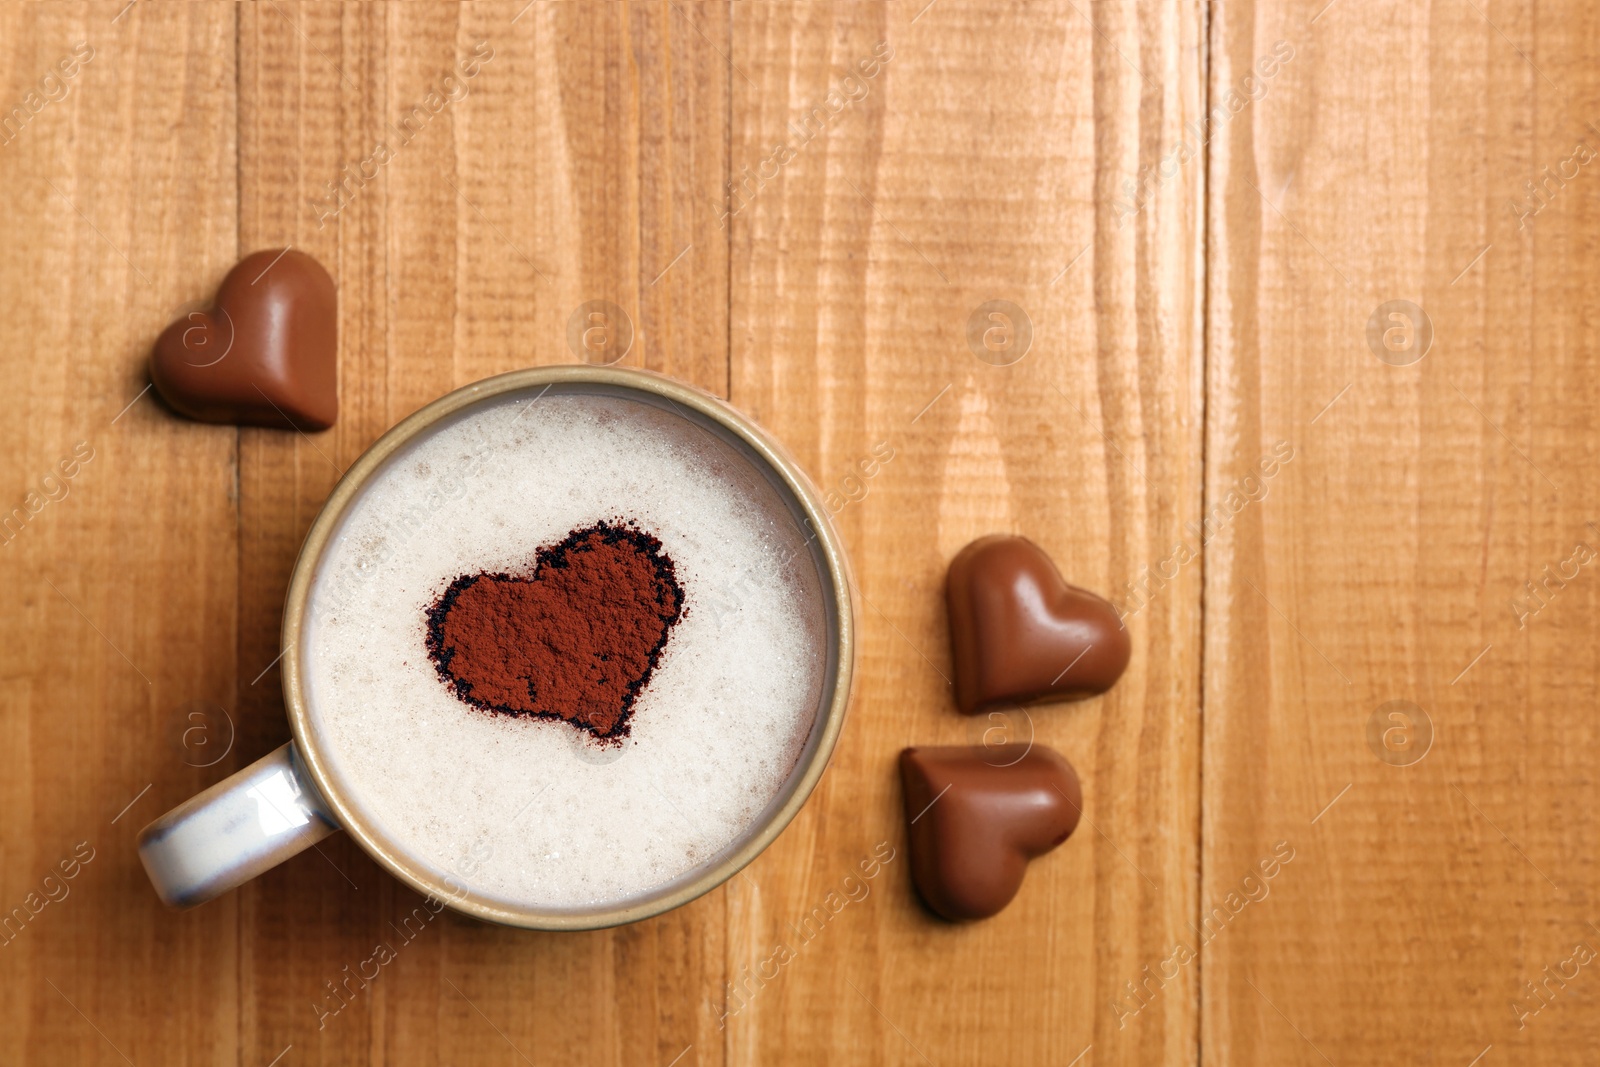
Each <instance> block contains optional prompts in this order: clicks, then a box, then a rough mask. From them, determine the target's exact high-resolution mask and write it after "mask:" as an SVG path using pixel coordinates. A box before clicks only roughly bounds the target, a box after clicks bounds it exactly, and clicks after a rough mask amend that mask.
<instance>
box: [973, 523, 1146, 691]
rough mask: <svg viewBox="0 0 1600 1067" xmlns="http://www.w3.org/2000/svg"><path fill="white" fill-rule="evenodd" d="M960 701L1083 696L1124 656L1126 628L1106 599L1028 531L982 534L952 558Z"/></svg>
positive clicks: (1114, 675) (1103, 686) (1105, 685)
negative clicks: (1067, 574)
mask: <svg viewBox="0 0 1600 1067" xmlns="http://www.w3.org/2000/svg"><path fill="white" fill-rule="evenodd" d="M945 598H946V602H947V603H948V605H949V610H950V644H951V648H952V651H953V652H954V655H955V675H956V677H955V689H956V706H957V707H959V708H960V709H961V711H962V712H963V713H964V714H967V715H975V714H977V713H978V712H979V711H982V710H983V709H984V708H985V707H988V706H989V705H992V704H1000V703H1008V704H1026V703H1031V702H1033V701H1039V700H1081V699H1083V698H1084V697H1089V696H1094V695H1095V694H1097V693H1104V692H1105V691H1106V690H1107V689H1110V688H1111V686H1112V684H1113V683H1114V682H1116V680H1117V679H1118V678H1120V677H1121V676H1122V671H1123V668H1125V667H1126V666H1127V665H1128V655H1129V652H1130V646H1129V643H1128V631H1127V630H1126V629H1125V628H1124V627H1123V626H1122V623H1121V621H1120V620H1119V619H1118V618H1117V610H1116V608H1114V607H1112V606H1111V604H1110V602H1109V601H1107V600H1105V599H1103V598H1102V597H1098V596H1096V595H1095V594H1093V593H1091V592H1089V591H1088V590H1087V589H1079V588H1078V587H1077V586H1073V585H1068V584H1067V583H1066V582H1064V581H1062V579H1061V574H1060V572H1059V571H1057V570H1056V567H1055V564H1054V563H1052V562H1050V557H1049V556H1047V555H1045V554H1044V550H1043V549H1041V548H1040V547H1039V546H1038V545H1036V544H1034V543H1033V542H1032V541H1029V540H1028V539H1027V538H1024V537H1008V536H1003V535H994V536H990V537H980V538H979V539H978V540H976V541H974V542H972V543H971V544H969V545H968V546H967V547H965V548H963V549H962V550H961V551H960V552H958V553H957V554H956V558H955V559H953V560H951V561H950V572H949V576H948V579H947V581H946V585H945Z"/></svg>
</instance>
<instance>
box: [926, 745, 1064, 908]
mask: <svg viewBox="0 0 1600 1067" xmlns="http://www.w3.org/2000/svg"><path fill="white" fill-rule="evenodd" d="M900 780H901V782H902V784H903V785H904V786H905V798H906V820H907V823H908V832H909V837H910V844H911V877H912V880H913V881H915V882H916V886H917V892H918V893H920V894H921V895H922V899H923V900H924V901H925V902H926V903H927V905H928V907H930V908H932V909H933V910H934V911H935V912H938V913H939V914H940V915H942V916H944V917H945V918H946V919H953V920H959V919H985V918H988V917H989V916H991V915H994V914H995V913H996V912H998V911H999V910H1000V909H1001V908H1003V907H1005V906H1006V905H1007V904H1009V903H1011V898H1012V897H1014V896H1016V895H1017V890H1018V889H1019V888H1021V886H1022V876H1023V875H1024V874H1026V873H1027V870H1028V861H1029V860H1031V859H1034V858H1035V857H1038V856H1042V855H1044V854H1045V853H1046V852H1049V851H1050V850H1051V849H1053V848H1055V847H1056V846H1057V845H1059V844H1061V842H1063V841H1065V840H1066V839H1067V837H1068V836H1069V835H1070V834H1071V833H1072V831H1073V830H1074V829H1076V828H1077V825H1078V816H1079V814H1080V813H1081V812H1082V810H1083V791H1082V789H1081V788H1080V787H1079V785H1078V774H1077V772H1076V771H1074V770H1073V769H1072V764H1070V763H1068V762H1067V761H1066V759H1065V758H1063V757H1062V756H1061V755H1060V754H1059V753H1057V752H1055V751H1054V750H1052V749H1048V748H1045V747H1044V746H1042V745H1033V746H1028V745H1020V744H1019V745H998V746H994V747H992V748H985V749H983V750H981V751H980V750H977V749H971V748H963V747H959V746H957V747H950V748H908V749H906V750H905V751H903V752H901V753H900Z"/></svg>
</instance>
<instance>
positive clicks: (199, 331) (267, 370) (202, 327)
mask: <svg viewBox="0 0 1600 1067" xmlns="http://www.w3.org/2000/svg"><path fill="white" fill-rule="evenodd" d="M338 324H339V314H338V302H337V296H336V295H335V292H334V287H333V279H332V278H330V277H328V272H327V271H326V270H323V269H322V264H320V263H318V262H317V261H316V260H315V259H312V258H311V257H310V256H308V255H306V254H305V253H304V252H297V251H295V250H294V249H292V248H291V249H287V250H281V249H268V250H267V251H265V252H256V253H253V254H251V255H249V256H246V257H245V258H244V259H242V260H240V261H239V264H238V266H236V267H234V268H233V269H232V270H230V271H229V272H228V276H227V277H226V278H224V279H222V286H221V287H220V288H219V289H218V290H217V301H216V303H215V304H214V305H213V306H212V307H211V308H209V309H208V310H206V311H194V312H191V313H190V314H189V315H188V316H186V317H185V318H181V319H179V320H177V321H176V322H174V323H172V325H170V326H168V327H167V328H166V329H165V330H164V331H162V333H161V336H160V337H159V338H157V339H156V346H155V351H154V352H152V353H151V355H150V380H151V381H153V382H154V383H155V386H156V389H157V390H159V391H160V393H161V395H162V397H163V398H164V399H165V400H166V402H167V403H168V404H170V405H171V406H172V407H173V409H174V410H176V411H178V412H180V413H181V414H184V415H187V416H189V417H190V418H191V419H198V420H200V421H201V422H233V423H240V424H245V425H251V426H278V427H283V428H285V429H297V430H325V429H327V428H328V427H329V426H332V425H333V420H334V419H335V418H337V417H338V415H339V397H338V371H337V367H336V366H335V360H336V359H337V356H338Z"/></svg>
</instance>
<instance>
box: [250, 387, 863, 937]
mask: <svg viewBox="0 0 1600 1067" xmlns="http://www.w3.org/2000/svg"><path fill="white" fill-rule="evenodd" d="M569 384H570V385H580V386H583V385H588V386H595V385H598V386H606V387H610V388H616V389H621V390H624V391H635V392H643V393H646V394H650V395H653V396H656V397H660V398H663V399H666V400H667V401H669V402H671V403H674V404H680V405H683V406H684V407H686V408H689V409H691V410H692V411H694V412H696V413H698V414H700V415H701V416H703V417H705V418H707V419H710V420H711V421H712V422H714V423H716V424H718V425H719V426H721V427H722V428H723V429H725V430H727V431H729V432H731V433H732V434H733V435H734V436H735V437H737V438H738V439H739V440H740V442H741V443H743V444H744V445H745V446H746V447H748V448H749V449H750V450H751V451H752V452H753V453H754V458H755V459H756V460H758V461H759V462H761V463H764V464H765V465H766V466H767V467H768V468H769V469H770V471H771V472H773V473H775V474H776V475H777V476H778V478H779V479H780V480H781V482H782V483H783V486H784V487H785V488H786V489H787V490H788V492H789V493H790V495H791V496H792V497H793V499H794V502H795V503H797V504H798V505H799V506H800V509H801V510H802V511H803V512H804V514H805V517H806V518H807V519H808V520H809V522H810V526H811V529H812V530H813V531H814V532H815V536H816V541H817V544H818V547H819V549H820V552H821V558H822V560H823V561H824V562H825V563H826V573H823V571H822V569H821V568H819V569H818V577H819V578H820V579H822V580H823V582H824V584H825V585H827V586H828V587H829V588H826V589H824V590H823V596H824V602H825V603H829V604H831V605H833V607H834V612H835V615H836V618H837V623H836V625H835V626H834V627H833V628H832V629H833V632H832V633H831V634H830V635H829V637H830V642H829V643H830V644H831V645H832V646H833V651H834V652H835V653H836V657H837V668H836V670H835V672H834V678H833V689H832V692H831V693H828V694H827V699H826V703H825V705H823V704H819V712H820V713H821V714H822V715H823V721H822V723H821V724H820V730H818V728H817V727H816V726H813V728H812V729H813V734H812V736H813V737H814V738H815V744H812V743H811V741H810V740H809V739H808V741H807V744H806V750H805V751H802V753H801V755H800V757H799V759H798V760H797V762H796V765H795V769H794V770H793V771H791V772H790V776H789V777H788V778H787V779H786V781H785V787H786V788H787V789H788V790H789V794H788V796H787V798H786V799H785V800H784V802H783V803H782V804H781V805H780V806H779V807H778V808H776V809H775V810H773V811H771V812H770V813H769V814H768V815H767V816H766V818H765V821H764V822H763V823H761V824H760V825H758V826H756V828H755V830H754V832H752V833H749V836H747V837H746V838H744V840H742V841H741V842H740V843H739V845H738V847H736V848H735V849H733V850H732V851H730V852H726V853H725V854H724V855H723V856H722V858H721V859H720V860H719V861H718V862H716V863H714V864H712V865H710V866H708V867H705V868H704V869H702V870H700V871H699V872H698V873H697V874H692V876H688V880H687V881H685V882H683V883H682V884H680V885H678V886H677V888H675V889H673V890H672V891H671V892H668V893H664V894H662V895H660V896H656V897H651V898H648V899H646V900H642V901H637V902H634V903H631V904H625V905H618V906H614V907H606V908H600V909H597V910H593V911H576V910H549V909H541V908H538V907H531V906H529V907H524V906H518V905H513V904H508V903H505V902H502V901H497V900H493V899H489V898H486V897H484V896H482V895H481V894H478V893H475V892H473V891H470V890H468V889H467V888H466V887H465V886H463V885H460V884H452V877H451V876H445V877H443V878H437V877H434V876H432V875H431V874H429V873H428V872H427V870H426V869H425V868H424V867H423V865H422V864H420V863H418V862H417V861H415V860H413V859H411V858H410V857H408V856H406V855H405V854H403V853H402V851H401V849H400V848H399V846H398V843H397V842H393V841H391V840H390V839H389V838H388V837H387V835H384V834H381V833H379V832H378V831H377V830H376V829H375V827H373V826H371V825H368V820H367V819H366V818H365V817H363V816H362V815H361V814H360V813H359V812H358V811H357V809H356V807H355V806H354V805H353V804H352V803H351V801H350V798H349V797H348V796H347V795H346V793H347V787H345V786H343V785H342V784H341V783H340V781H339V779H338V778H337V777H336V776H335V774H334V773H333V771H332V769H331V767H330V765H329V762H328V760H327V758H326V757H325V756H324V754H323V753H322V752H321V751H320V750H319V748H318V745H317V743H316V741H315V737H314V733H313V730H312V727H311V716H310V710H309V707H308V704H307V701H306V699H305V694H304V679H303V676H302V670H301V666H302V665H301V649H300V643H301V639H302V637H303V632H304V628H305V622H306V611H307V607H308V605H309V603H310V599H311V589H312V586H313V584H314V579H315V575H316V571H317V566H318V564H319V563H320V562H321V559H322V557H323V555H324V552H325V550H326V549H327V546H328V543H329V540H330V538H331V537H332V535H333V533H334V532H335V531H336V530H337V529H338V527H339V525H340V523H341V522H342V521H343V519H344V517H345V515H346V514H347V513H348V511H349V508H350V505H351V504H352V503H353V502H354V501H355V499H356V498H357V497H358V496H359V495H360V493H361V491H362V490H363V489H365V488H366V487H367V485H368V484H369V483H370V481H371V480H372V478H373V476H374V475H375V474H376V473H377V472H378V471H379V470H381V469H382V467H383V466H384V464H385V463H386V462H387V461H388V460H389V459H390V458H391V457H392V456H394V455H395V454H396V453H397V452H398V451H400V450H401V449H402V448H404V447H405V446H407V445H409V444H411V443H412V442H414V441H416V440H417V439H418V438H419V437H420V436H421V435H422V434H424V433H425V432H427V431H428V430H430V429H432V428H433V427H434V426H436V425H438V424H439V423H441V422H443V421H444V420H446V419H448V418H450V417H451V416H453V415H455V414H457V413H459V412H462V411H464V410H466V409H467V408H470V407H473V406H475V405H478V404H482V403H485V402H486V401H489V400H492V399H495V398H499V397H505V396H508V395H511V394H514V393H518V392H526V391H528V390H530V389H538V388H539V387H541V386H543V387H545V388H546V389H548V388H549V387H550V386H554V385H569ZM539 395H541V396H542V395H543V393H540V394H539ZM852 589H853V587H852V584H851V581H850V575H849V563H848V560H847V558H846V556H845V554H844V549H843V546H842V544H841V543H840V541H839V538H838V534H837V532H836V531H835V530H834V529H833V524H832V523H831V522H830V521H829V519H828V515H827V512H826V510H825V509H824V508H823V506H822V500H821V497H820V495H819V494H818V493H817V490H816V488H815V487H814V486H813V485H812V484H811V480H810V478H808V477H807V476H806V474H805V472H804V471H803V470H801V469H800V467H799V465H798V464H797V463H796V462H795V460H794V459H793V457H791V456H790V455H789V454H788V453H787V452H786V451H785V450H784V449H783V447H782V446H781V445H780V444H778V442H777V441H776V440H775V439H773V438H772V437H770V436H769V435H768V434H767V432H766V431H765V430H762V429H761V428H760V427H758V426H756V425H755V424H754V423H753V422H751V421H750V420H749V419H747V418H746V417H745V416H744V415H742V414H740V413H739V412H738V411H736V410H734V409H733V407H732V406H731V405H729V404H727V403H725V402H724V401H723V400H721V399H720V398H718V397H715V396H713V395H712V394H710V393H708V392H705V391H704V390H701V389H699V388H698V387H696V386H693V385H690V384H688V383H687V382H681V381H678V380H676V379H673V378H669V377H667V376H665V375H662V374H658V373H656V372H654V371H647V370H638V369H633V368H622V367H595V366H588V365H581V364H562V365H555V366H544V367H531V368H527V369H524V370H517V371H511V372H509V373H506V374H499V375H495V376H493V377H490V378H484V379H482V380H480V381H477V382H473V383H471V384H469V385H465V386H462V387H460V388H458V389H454V390H452V391H451V392H449V393H446V394H445V395H444V396H442V397H439V398H438V399H437V400H434V401H432V402H430V403H428V404H425V405H424V406H423V407H421V408H419V409H417V410H416V411H414V412H412V413H411V414H410V415H408V416H406V417H405V418H404V419H401V420H400V421H399V422H398V423H396V424H395V425H394V426H392V427H390V428H389V429H388V430H386V431H385V432H384V433H383V435H382V436H380V437H379V438H378V439H377V440H376V441H374V442H373V443H372V444H371V445H370V446H369V447H368V448H367V450H366V451H365V452H363V453H362V454H361V456H360V458H358V459H357V460H356V461H355V463H353V464H351V466H350V468H349V469H348V470H347V471H346V472H345V473H344V476H343V477H341V478H340V479H339V482H338V484H337V485H335V486H334V488H333V491H332V492H331V493H330V494H329V495H328V498H327V500H325V501H324V502H323V504H322V507H321V509H320V510H319V511H318V512H317V516H316V518H315V519H314V520H312V523H311V528H310V530H309V531H307V533H306V537H305V540H304V541H303V542H302V543H301V546H300V552H299V555H298V556H297V557H296V559H295V564H294V571H293V573H292V574H291V576H290V579H289V590H288V594H287V597H286V600H285V603H284V611H283V627H282V632H281V642H280V645H279V647H280V648H281V649H283V672H282V678H283V701H284V710H285V713H286V714H287V715H288V717H289V725H290V728H291V730H292V732H293V734H294V741H295V748H296V750H297V752H298V755H299V759H300V764H301V766H302V768H303V769H304V770H305V771H306V773H307V774H308V775H309V776H310V778H311V781H312V782H313V783H314V785H315V786H316V789H317V791H318V792H319V793H320V794H321V795H322V798H323V799H324V800H325V801H326V802H327V805H328V807H329V809H331V810H332V811H333V813H334V814H335V815H336V817H337V818H338V821H339V825H340V828H341V829H343V830H344V831H345V832H346V833H348V834H350V835H351V836H352V837H353V838H355V839H356V841H357V842H358V843H359V844H360V845H361V847H362V848H363V849H364V850H365V851H366V852H367V853H368V854H369V855H370V856H372V857H373V858H374V859H376V860H377V861H378V863H379V864H380V865H382V866H383V867H384V869H386V870H387V871H388V872H389V873H390V874H392V875H394V876H395V877H396V878H398V879H400V881H402V882H404V883H405V884H407V885H409V886H410V887H411V888H412V889H414V890H416V891H417V892H419V893H422V894H423V895H424V896H427V897H430V898H432V899H435V900H439V901H441V902H442V903H444V904H446V905H448V906H449V907H451V908H454V909H455V910H456V911H459V912H462V913H464V914H467V915H471V916H473V917H474V918H478V919H483V920H486V921H488V922H493V923H499V924H501V925H505V926H515V927H521V928H523V929H529V930H595V929H602V928H605V927H610V926H620V925H623V924H625V923H631V922H638V921H639V920H641V919H648V918H651V917H652V916H655V915H660V914H662V913H663V912H667V911H670V910H672V909H674V908H677V907H681V906H682V905H684V904H687V903H688V902H690V901H691V900H695V899H696V898H698V897H701V896H703V895H705V894H706V893H708V892H710V891H711V890H712V889H715V888H716V887H717V886H719V885H721V884H722V883H723V882H725V881H727V880H728V879H730V878H732V877H733V876H734V875H735V874H738V873H739V871H741V870H742V869H744V867H745V866H747V865H748V864H749V863H751V862H752V861H753V860H754V859H755V858H756V857H757V856H759V855H760V854H761V853H762V852H764V851H766V848H767V846H768V845H770V844H771V843H772V842H773V841H774V840H775V839H776V838H777V836H778V835H779V834H780V833H782V832H783V830H784V829H785V828H786V827H787V826H788V825H789V823H790V822H791V821H793V819H794V817H795V816H796V815H797V814H799V812H800V809H801V808H802V807H803V806H804V805H805V803H806V801H807V800H808V799H809V798H810V796H811V792H812V790H813V789H815V788H816V785H817V782H818V781H819V780H820V779H821V777H822V773H823V771H825V770H826V769H827V766H828V762H829V760H830V759H831V757H832V755H833V749H834V746H835V744H836V743H837V742H838V739H839V734H840V731H841V730H842V729H843V726H844V718H845V712H846V709H847V707H848V705H849V699H850V688H851V678H852V675H853V673H854V668H855V656H854V610H853V608H854V605H853V598H852Z"/></svg>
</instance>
